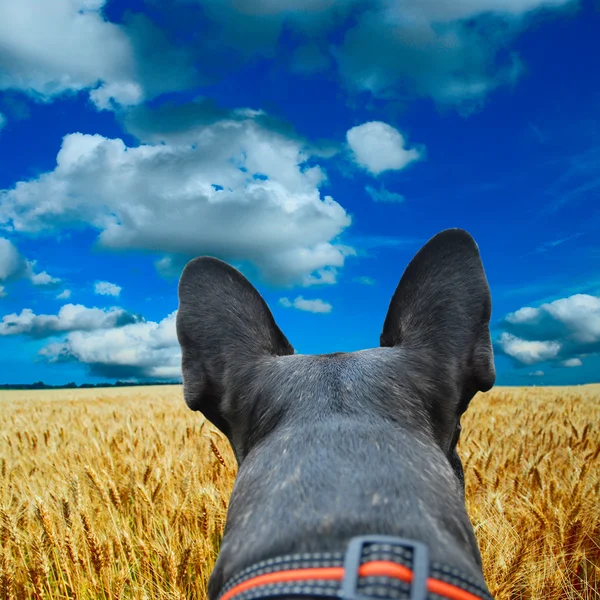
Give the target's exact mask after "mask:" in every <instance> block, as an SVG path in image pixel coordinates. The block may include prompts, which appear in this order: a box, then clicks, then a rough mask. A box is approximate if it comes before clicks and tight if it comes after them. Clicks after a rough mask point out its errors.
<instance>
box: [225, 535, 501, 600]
mask: <svg viewBox="0 0 600 600" xmlns="http://www.w3.org/2000/svg"><path fill="white" fill-rule="evenodd" d="M277 596H286V597H288V596H303V597H307V596H312V597H316V598H336V599H341V600H379V599H382V600H383V599H392V600H434V599H435V600H439V599H442V598H443V599H446V600H493V598H492V596H491V595H490V593H489V592H488V590H487V589H485V587H483V586H482V585H481V584H480V583H476V582H474V581H473V580H472V579H470V578H469V577H466V576H465V575H464V574H462V573H460V572H459V571H458V570H456V569H454V568H449V567H446V566H444V565H440V564H438V563H435V562H430V561H429V551H428V548H427V546H426V545H425V544H423V543H422V542H418V541H415V540H408V539H405V538H399V537H394V536H382V535H369V536H357V537H353V538H352V539H351V540H350V542H349V543H348V547H347V550H346V552H345V553H343V552H321V553H304V554H293V555H287V556H281V557H279V558H271V559H268V560H264V561H262V562H259V563H256V564H254V565H252V566H251V567H248V568H246V569H244V570H243V571H241V572H240V573H239V574H238V575H236V576H235V577H233V578H231V579H230V580H229V581H228V582H227V583H226V585H225V586H224V587H223V589H222V590H221V592H220V594H219V596H218V598H217V600H233V599H234V598H235V600H259V599H262V598H275V597H277Z"/></svg>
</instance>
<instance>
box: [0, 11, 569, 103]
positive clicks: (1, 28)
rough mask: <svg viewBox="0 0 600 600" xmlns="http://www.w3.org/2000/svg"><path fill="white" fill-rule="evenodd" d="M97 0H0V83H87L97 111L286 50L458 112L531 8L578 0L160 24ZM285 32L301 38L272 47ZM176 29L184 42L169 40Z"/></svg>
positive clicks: (358, 80) (514, 74) (494, 69)
mask: <svg viewBox="0 0 600 600" xmlns="http://www.w3.org/2000/svg"><path fill="white" fill-rule="evenodd" d="M105 4H106V0H53V1H52V2H42V1H40V0H19V1H18V2H8V1H5V2H3V3H2V4H0V39H2V42H3V44H2V49H0V74H1V75H0V89H9V88H13V89H17V90H22V91H24V92H26V93H29V94H31V95H33V96H34V97H39V98H42V99H51V98H53V97H55V96H57V95H59V94H63V93H65V92H74V91H79V90H82V89H86V90H90V92H91V93H90V98H91V100H92V102H94V103H95V104H96V105H97V107H98V108H100V109H105V108H111V107H112V105H113V103H116V104H121V105H130V104H135V103H138V102H140V101H142V100H144V99H148V98H151V97H154V96H156V95H158V94H159V93H161V92H167V91H178V90H184V89H194V87H196V86H197V85H198V83H210V82H213V81H216V80H218V79H219V78H222V77H225V76H227V75H228V74H229V73H232V72H235V71H237V70H239V69H240V68H241V67H242V66H243V64H244V63H245V62H246V61H249V60H253V59H256V58H257V57H267V58H273V57H276V56H278V57H281V56H282V55H285V54H289V58H288V59H285V58H279V60H288V61H289V63H288V66H289V68H290V69H293V70H295V71H299V72H303V73H310V72H311V71H319V70H323V69H326V68H328V67H331V68H334V69H337V70H338V72H339V75H340V76H341V78H342V81H344V82H345V84H346V86H347V87H348V88H351V89H352V90H353V91H369V92H371V93H372V94H374V95H376V96H379V97H384V98H389V97H390V96H391V97H394V96H401V97H402V98H406V97H407V96H410V95H416V96H425V97H430V98H433V99H434V100H435V101H437V102H438V103H440V104H442V105H458V106H459V107H464V106H467V108H466V109H464V108H463V110H468V109H469V108H472V107H476V106H477V105H478V104H480V103H481V101H482V99H483V98H484V97H485V96H486V94H488V93H489V92H490V91H491V90H493V89H495V88H497V87H498V86H500V85H509V84H511V83H513V82H514V81H515V80H516V79H517V78H518V77H519V75H520V74H521V73H522V71H523V68H522V67H521V63H520V60H519V58H518V56H517V55H516V54H515V53H514V52H513V53H511V52H510V42H511V41H512V40H513V39H514V38H515V37H516V36H517V35H518V34H519V33H521V32H522V31H523V30H524V29H526V28H527V26H528V24H529V22H530V15H531V14H532V13H533V12H535V11H536V10H537V9H540V8H544V9H547V10H548V11H551V10H552V11H557V12H558V11H559V10H561V9H564V8H565V7H576V6H578V2H577V0H486V1H485V2H481V1H476V0H468V1H465V2H447V1H445V0H432V1H427V2H423V1H422V0H406V1H403V2H398V1H397V0H373V1H372V2H368V3H364V2H361V1H360V0H338V1H336V2H333V1H332V0H302V1H300V0H286V1H285V2H284V1H282V0H219V1H218V2H216V1H206V0H184V1H182V2H178V3H175V4H173V3H163V4H164V6H163V5H161V4H160V3H154V5H153V11H152V12H153V14H155V15H157V18H156V22H160V23H161V27H162V28H159V27H158V26H157V25H155V24H154V23H153V21H151V20H150V19H149V18H147V17H145V16H144V15H143V14H140V13H135V12H133V11H131V12H130V13H128V14H126V15H125V16H124V18H123V23H120V24H115V23H111V22H108V21H107V20H106V19H105V16H104V14H103V8H104V6H105ZM190 4H198V5H199V6H200V10H190V7H189V5H190ZM161 11H164V14H162V15H161V14H160V13H161ZM341 27H343V28H345V29H340V28H341ZM284 30H292V31H293V32H294V34H295V37H296V38H297V39H303V38H304V39H306V42H305V43H303V44H300V46H298V47H296V48H294V49H293V50H294V51H293V52H291V53H290V52H286V53H278V47H279V45H280V44H281V43H282V40H283V39H284V38H285V36H283V35H282V33H283V32H284ZM334 31H335V32H336V33H338V35H337V36H335V37H336V38H337V40H339V41H334V39H333V37H332V33H333V32H334ZM192 32H193V34H194V35H190V34H191V33H192ZM178 36H179V37H182V38H185V42H186V43H185V47H182V46H181V45H176V44H172V43H171V42H170V41H169V40H170V39H176V38H177V37H178ZM507 49H508V50H509V51H508V52H507V51H506V50H507ZM286 50H287V48H286ZM503 56H505V57H506V58H503ZM196 69H197V70H198V72H197V71H196Z"/></svg>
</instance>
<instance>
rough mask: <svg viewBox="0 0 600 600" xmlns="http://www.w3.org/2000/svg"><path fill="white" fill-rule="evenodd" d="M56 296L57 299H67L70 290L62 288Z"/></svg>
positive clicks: (69, 295)
mask: <svg viewBox="0 0 600 600" xmlns="http://www.w3.org/2000/svg"><path fill="white" fill-rule="evenodd" d="M56 297H57V299H58V300H68V299H69V298H70V297H71V290H63V291H62V292H61V293H60V294H58V296H56Z"/></svg>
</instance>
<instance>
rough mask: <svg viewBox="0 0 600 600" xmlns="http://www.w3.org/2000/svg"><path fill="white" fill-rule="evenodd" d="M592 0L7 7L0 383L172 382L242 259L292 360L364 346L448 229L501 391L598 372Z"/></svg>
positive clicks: (197, 1)
mask: <svg viewBox="0 0 600 600" xmlns="http://www.w3.org/2000/svg"><path fill="white" fill-rule="evenodd" d="M598 31H600V4H598V3H594V2H585V1H583V0H460V1H457V2H452V3H450V2H446V1H445V0H428V1H426V2H424V1H423V0H405V1H404V2H399V1H397V0H371V1H369V2H365V1H364V0H335V1H334V0H174V1H173V2H169V3H164V2H157V1H156V0H130V1H122V0H115V1H112V0H54V1H53V2H43V1H41V0H20V1H19V2H12V1H10V0H0V365H2V366H1V367H0V369H1V372H0V383H31V382H35V381H40V380H42V381H44V382H46V383H51V384H62V383H67V382H71V381H74V382H76V383H82V382H86V381H87V382H94V383H100V382H102V381H115V380H117V379H121V380H142V381H150V380H174V379H179V378H180V364H179V361H180V352H179V346H178V343H177V338H176V333H175V315H176V311H177V303H178V301H177V282H178V277H179V275H180V273H181V270H182V268H183V266H184V265H185V264H186V262H187V261H188V260H190V259H191V258H193V257H195V256H200V255H211V256H216V257H218V258H221V259H223V260H226V261H227V262H229V263H230V264H232V265H234V266H236V267H237V268H239V269H240V270H241V271H242V272H243V273H244V274H245V275H246V276H247V277H248V278H249V279H250V281H251V282H252V283H253V284H254V285H255V286H256V288H257V289H258V290H259V291H260V293H261V294H262V295H263V296H264V298H265V300H266V301H267V303H268V305H269V307H270V308H271V310H272V312H273V315H274V317H275V319H276V321H277V323H278V324H279V326H280V327H281V329H282V330H283V332H284V333H285V335H286V336H287V338H288V339H289V340H290V342H291V343H292V345H293V346H294V348H295V351H296V352H297V353H301V354H313V353H328V352H337V351H354V350H360V349H363V348H371V347H376V346H378V345H379V335H380V333H381V329H382V326H383V321H384V318H385V315H386V312H387V308H388V305H389V301H390V299H391V296H392V293H393V292H394V290H395V287H396V285H397V284H398V281H399V279H400V277H401V275H402V272H403V270H404V268H405V267H406V265H407V264H408V262H409V261H410V260H411V258H412V257H413V256H414V254H415V253H416V252H417V251H418V250H419V249H420V248H421V246H422V245H423V244H425V243H426V242H427V240H428V239H430V238H431V237H432V236H433V235H435V234H436V233H438V232H440V231H442V230H444V229H447V228H450V227H461V228H463V229H466V230H467V231H468V232H469V233H470V234H471V235H472V236H473V237H474V239H475V240H476V242H477V244H478V246H479V249H480V252H481V256H482V260H483V264H484V267H485V270H486V274H487V278H488V281H489V284H490V288H491V293H492V304H493V312H492V320H491V325H490V328H491V334H492V340H493V343H494V353H495V363H496V369H497V379H496V383H497V384H498V385H572V384H583V383H590V382H597V381H600V233H599V232H600V201H599V200H600V142H599V140H600V135H599V134H600V72H599V67H598V58H597V57H598V56H600V36H598V35H597V32H598Z"/></svg>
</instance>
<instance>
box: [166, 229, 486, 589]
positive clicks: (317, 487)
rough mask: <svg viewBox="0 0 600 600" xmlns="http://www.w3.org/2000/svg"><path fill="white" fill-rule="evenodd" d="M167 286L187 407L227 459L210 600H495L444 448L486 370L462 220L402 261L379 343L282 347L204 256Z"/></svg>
mask: <svg viewBox="0 0 600 600" xmlns="http://www.w3.org/2000/svg"><path fill="white" fill-rule="evenodd" d="M178 294H179V310H178V313H177V335H178V340H179V344H180V346H181V351H182V374H183V390H184V398H185V402H186V404H187V406H188V407H189V408H190V409H192V410H196V411H200V412H201V413H202V414H203V415H204V416H205V417H206V418H207V419H208V420H209V421H210V422H212V423H213V424H214V425H215V426H216V427H217V428H218V429H219V430H220V431H222V432H223V433H224V434H225V435H226V436H227V438H228V439H229V441H230V443H231V446H232V448H233V451H234V454H235V457H236V460H237V463H238V473H237V476H236V480H235V485H234V489H233V492H232V494H231V499H230V504H229V508H228V514H227V520H226V525H225V530H224V535H223V539H222V543H221V547H220V551H219V555H218V558H217V561H216V563H215V566H214V568H213V571H212V573H211V576H210V580H209V585H208V595H209V598H210V600H217V599H219V600H230V599H233V598H235V599H236V600H255V599H259V598H270V597H278V598H296V599H297V598H306V599H308V598H317V597H332V598H344V599H353V600H356V599H366V598H411V599H417V598H423V599H431V598H435V599H439V598H452V599H459V600H472V599H474V598H486V599H489V598H491V595H490V592H489V590H488V588H487V586H486V583H485V580H484V576H483V572H482V562H481V555H480V550H479V547H478V545H477V541H476V538H475V534H474V530H473V527H472V524H471V522H470V520H469V517H468V515H467V512H466V507H465V497H464V474H463V467H462V463H461V460H460V458H459V456H458V454H457V451H456V446H457V443H458V440H459V436H460V432H461V425H460V418H461V415H462V414H463V413H464V412H465V411H466V410H467V407H468V406H469V402H470V401H471V399H472V398H473V396H474V395H475V394H476V393H477V392H478V391H488V390H489V389H491V388H492V386H493V385H494V382H495V377H496V373H495V368H494V356H493V350H492V344H491V337H490V331H489V321H490V315H491V295H490V289H489V285H488V282H487V279H486V275H485V271H484V268H483V264H482V261H481V257H480V253H479V248H478V246H477V244H476V243H475V241H474V240H473V238H472V237H471V235H470V234H469V233H467V232H466V231H464V230H462V229H447V230H445V231H442V232H441V233H438V234H437V235H435V236H434V237H433V238H431V239H430V240H429V241H428V242H427V243H426V244H425V245H424V246H423V247H422V248H421V249H420V250H419V252H418V253H417V254H416V255H415V256H414V258H413V259H412V261H411V262H410V263H409V264H408V266H407V267H406V269H405V271H404V274H403V275H402V277H401V279H400V282H399V284H398V286H397V288H396V291H395V293H394V294H393V296H392V299H391V302H390V305H389V309H388V312H387V316H386V317H385V321H384V323H383V331H382V333H381V337H380V347H378V348H372V349H367V350H360V351H357V352H347V353H346V352H334V353H332V354H323V355H314V356H313V355H301V354H295V353H294V349H293V347H292V345H291V344H290V343H289V341H288V340H287V339H286V337H285V335H284V334H283V333H282V332H281V330H280V329H279V327H278V326H277V324H276V323H275V320H274V318H273V315H272V313H271V312H270V310H269V308H268V306H267V304H266V302H265V301H264V299H263V298H262V296H261V295H260V294H259V293H258V291H257V290H256V289H255V288H254V287H253V286H252V284H251V283H250V282H249V281H248V280H247V279H246V278H245V277H244V276H243V275H242V274H241V273H240V272H239V271H238V270H236V269H234V268H233V267H231V266H229V265H228V264H226V263H225V262H222V261H221V260H218V259H216V258H211V257H207V256H203V257H199V258H195V259H193V260H191V261H190V262H189V263H188V264H187V265H186V267H185V268H184V270H183V272H182V275H181V278H180V282H179V288H178Z"/></svg>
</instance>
